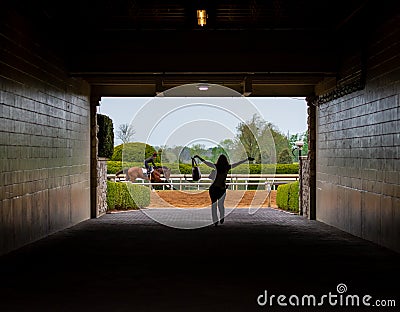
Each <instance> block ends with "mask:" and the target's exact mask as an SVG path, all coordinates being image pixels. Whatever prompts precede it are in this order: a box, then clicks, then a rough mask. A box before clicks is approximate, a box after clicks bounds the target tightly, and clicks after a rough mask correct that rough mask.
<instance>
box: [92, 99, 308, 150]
mask: <svg viewBox="0 0 400 312" xmlns="http://www.w3.org/2000/svg"><path fill="white" fill-rule="evenodd" d="M98 113H101V114H104V115H107V116H109V117H110V118H111V119H112V120H113V124H114V130H116V129H118V127H119V125H121V124H124V123H125V124H126V123H127V124H132V126H133V128H134V129H135V132H136V133H135V135H134V137H133V140H132V141H134V142H146V143H148V144H150V145H152V146H171V147H172V146H180V145H181V146H185V145H186V146H190V145H193V144H203V145H205V146H207V147H210V146H215V145H217V144H218V143H219V142H221V141H222V140H224V139H233V138H234V137H235V135H236V127H237V126H238V124H239V123H241V122H245V121H247V120H249V119H250V118H251V117H252V116H253V115H254V114H258V115H260V116H261V117H262V118H263V119H264V120H265V121H267V122H270V123H272V124H274V125H275V126H276V127H277V128H278V129H279V131H280V132H281V133H283V134H285V135H287V134H288V133H289V134H296V133H304V132H305V131H306V130H307V105H306V102H305V99H304V98H287V97H269V98H258V97H257V98H251V97H232V96H225V97H186V96H184V97H179V98H178V97H173V96H170V97H154V98H149V97H139V98H138V97H136V98H129V97H124V98H111V97H103V98H102V99H101V103H100V106H99V107H98ZM120 143H122V142H121V141H120V140H118V139H117V138H115V145H118V144H120Z"/></svg>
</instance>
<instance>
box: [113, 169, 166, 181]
mask: <svg viewBox="0 0 400 312" xmlns="http://www.w3.org/2000/svg"><path fill="white" fill-rule="evenodd" d="M145 172H146V170H145V169H143V168H140V167H131V168H129V169H124V170H120V171H118V172H117V173H116V174H115V176H118V175H120V174H125V179H126V181H131V182H135V181H136V179H143V180H147V181H149V177H148V176H147V174H146V173H145ZM170 175H171V169H169V168H168V167H165V166H162V167H155V168H154V170H153V172H152V173H151V175H150V182H151V183H160V182H163V180H162V179H161V177H162V176H164V178H165V180H166V181H167V182H168V181H169V177H170Z"/></svg>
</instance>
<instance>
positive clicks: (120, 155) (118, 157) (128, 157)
mask: <svg viewBox="0 0 400 312" xmlns="http://www.w3.org/2000/svg"><path fill="white" fill-rule="evenodd" d="M155 151H156V150H155V149H154V147H152V146H150V145H148V144H145V143H141V142H132V143H125V144H120V145H118V146H116V147H115V148H114V152H113V154H112V157H111V160H114V161H122V160H123V161H124V162H125V161H130V162H142V164H143V161H144V160H145V159H146V158H148V157H150V156H151V155H153V153H154V152H155ZM156 161H157V159H156Z"/></svg>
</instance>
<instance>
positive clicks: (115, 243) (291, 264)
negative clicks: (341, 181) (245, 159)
mask: <svg viewBox="0 0 400 312" xmlns="http://www.w3.org/2000/svg"><path fill="white" fill-rule="evenodd" d="M171 212H173V213H176V212H177V211H175V210H167V209H165V210H164V211H159V213H164V214H171ZM0 274H1V279H0V311H399V306H400V298H399V295H400V291H399V290H400V286H399V281H400V279H399V277H400V254H397V253H394V252H392V251H389V250H387V249H385V248H382V247H379V246H377V245H374V244H372V243H370V242H367V241H364V240H361V239H359V238H356V237H354V236H352V235H350V234H347V233H345V232H342V231H340V230H337V229H335V228H332V227H330V226H327V225H325V224H322V223H319V222H317V221H309V220H305V219H304V218H302V217H300V216H297V215H292V214H289V213H286V212H282V211H278V210H274V209H261V210H259V211H258V212H257V213H256V214H254V215H249V214H248V210H247V209H236V210H234V211H233V212H232V213H231V214H230V215H229V216H228V217H227V218H226V221H225V223H224V224H223V225H222V226H218V227H211V226H210V227H205V228H200V229H195V230H179V229H174V228H170V227H166V226H163V225H160V224H158V223H156V222H155V221H153V220H151V219H149V218H148V217H147V216H146V215H145V214H144V213H143V212H142V211H132V212H126V213H118V214H107V215H105V216H103V217H101V218H99V219H96V220H88V221H85V222H82V223H81V224H79V225H77V226H74V227H72V228H69V229H67V230H64V231H61V232H58V233H56V234H54V235H51V236H50V237H47V238H45V239H43V240H40V241H38V242H36V243H33V244H30V245H28V246H26V247H24V248H21V249H19V250H17V251H15V252H12V253H10V254H8V255H5V256H3V257H0ZM341 283H343V284H345V285H346V287H347V291H346V292H343V293H342V298H344V299H343V302H345V301H344V300H345V297H343V296H344V295H358V296H359V298H361V299H362V297H363V296H365V295H370V296H371V297H372V299H370V300H369V301H368V302H369V303H370V304H371V306H369V307H366V306H364V305H363V304H362V302H360V305H361V306H359V307H352V306H351V305H350V306H347V307H346V305H345V304H344V303H343V304H342V305H341V306H340V302H339V301H338V303H337V304H336V306H331V304H330V303H329V302H328V299H327V297H326V298H325V299H324V301H323V305H322V306H317V307H310V306H307V302H306V303H305V305H306V306H305V307H295V306H291V303H289V301H288V300H289V297H290V296H292V300H293V303H295V299H296V298H295V297H294V296H297V297H298V298H299V299H300V300H301V298H302V296H303V295H314V296H315V297H316V298H317V302H320V300H321V299H320V298H321V297H322V296H323V295H329V293H331V294H332V295H339V294H340V293H338V290H337V285H338V284H341ZM265 291H267V294H268V297H269V298H270V297H271V296H272V295H275V296H276V297H275V299H274V300H275V301H273V304H272V306H271V305H270V302H268V303H267V304H266V305H264V306H259V304H258V303H257V298H258V297H259V296H260V295H261V294H264V293H265ZM279 295H285V296H286V299H282V300H284V301H283V302H284V303H287V306H286V307H284V306H280V305H278V303H277V301H276V298H277V297H278V296H279ZM282 298H283V297H282ZM332 298H334V297H332ZM337 298H338V299H339V298H340V296H339V297H337ZM377 299H378V300H382V299H385V300H396V305H397V307H395V308H393V307H392V308H388V307H387V308H385V309H383V308H379V307H377V306H372V304H374V305H375V302H377V301H376V300H377ZM259 300H260V302H261V303H262V301H263V300H264V297H260V298H259ZM332 300H333V299H332ZM380 302H382V301H380Z"/></svg>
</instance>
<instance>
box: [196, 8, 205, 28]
mask: <svg viewBox="0 0 400 312" xmlns="http://www.w3.org/2000/svg"><path fill="white" fill-rule="evenodd" d="M206 23H207V12H206V10H197V24H198V25H199V26H204V25H205V24H206Z"/></svg>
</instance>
